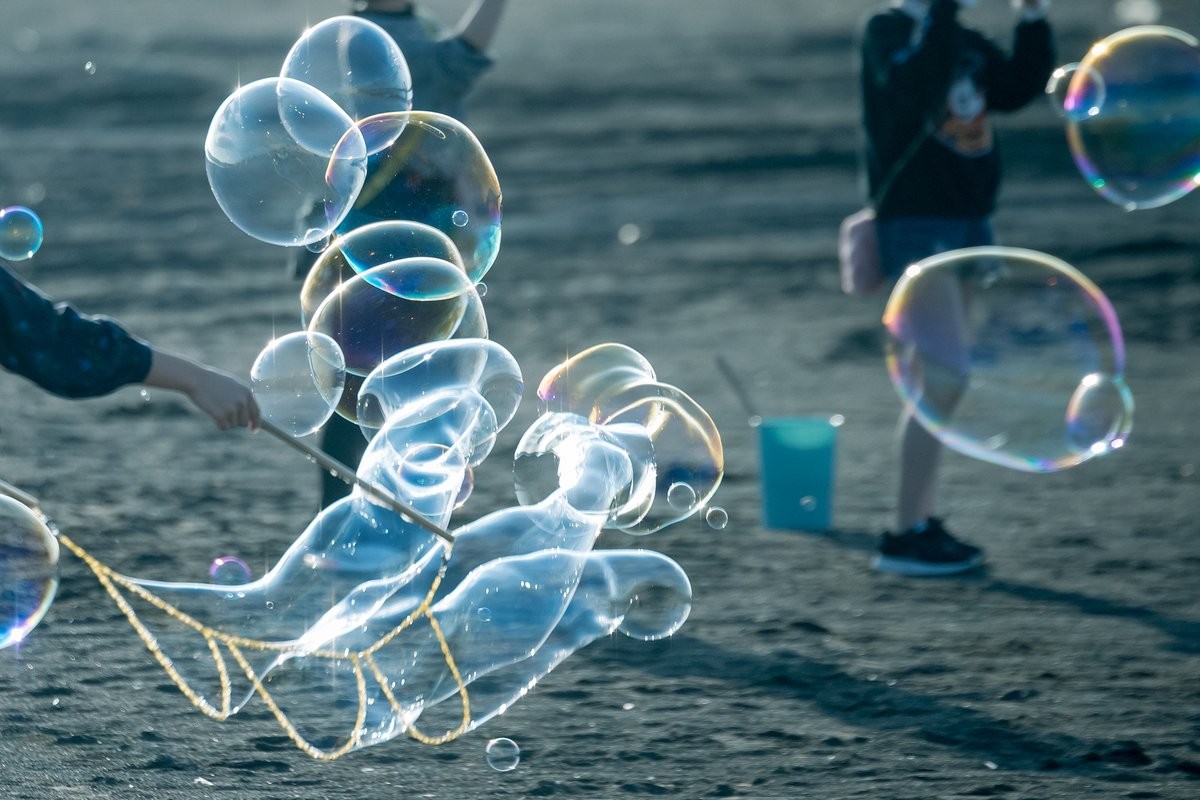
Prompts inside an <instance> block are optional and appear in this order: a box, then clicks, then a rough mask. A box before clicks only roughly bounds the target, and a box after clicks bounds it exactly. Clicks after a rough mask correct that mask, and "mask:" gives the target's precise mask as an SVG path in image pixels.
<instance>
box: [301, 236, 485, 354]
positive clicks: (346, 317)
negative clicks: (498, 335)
mask: <svg viewBox="0 0 1200 800" xmlns="http://www.w3.org/2000/svg"><path fill="white" fill-rule="evenodd" d="M308 329H309V330H310V331H312V332H314V333H323V334H325V335H326V336H329V337H330V338H332V339H333V340H334V341H335V342H337V343H338V345H339V346H340V347H341V349H342V352H343V353H344V354H345V357H346V369H347V370H349V371H350V372H352V373H354V374H356V375H366V374H367V373H369V372H370V371H371V370H373V369H374V368H375V367H377V366H379V365H380V364H381V363H383V361H384V360H386V359H387V358H389V357H390V356H392V355H394V354H396V353H399V352H400V351H402V350H406V349H408V348H409V347H414V346H416V345H419V344H425V343H426V342H432V341H439V340H442V339H449V338H451V337H455V336H459V337H475V338H486V335H487V326H486V321H485V320H484V318H483V304H482V302H481V301H480V300H479V297H478V295H477V294H476V293H475V287H474V286H473V285H472V284H471V282H470V281H469V280H468V279H467V276H466V274H465V273H464V272H463V271H462V270H461V269H460V268H459V267H457V266H456V265H454V264H452V263H450V262H448V261H443V260H442V259H439V258H426V257H414V258H404V259H400V260H399V261H393V262H389V263H387V264H383V265H380V266H378V267H373V268H372V269H369V270H367V271H366V272H363V273H360V274H357V275H355V276H354V277H353V278H351V279H350V280H348V281H346V282H345V283H343V284H341V286H339V287H338V289H337V290H336V291H335V292H333V293H332V294H331V295H329V297H327V298H326V299H325V300H324V301H323V302H322V303H321V305H320V306H318V307H317V309H316V311H314V312H313V315H312V319H311V320H309V323H308Z"/></svg>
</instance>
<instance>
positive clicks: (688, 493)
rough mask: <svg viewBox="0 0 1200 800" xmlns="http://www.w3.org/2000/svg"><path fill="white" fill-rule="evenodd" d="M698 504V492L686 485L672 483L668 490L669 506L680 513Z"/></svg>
mask: <svg viewBox="0 0 1200 800" xmlns="http://www.w3.org/2000/svg"><path fill="white" fill-rule="evenodd" d="M695 503H696V490H695V489H693V488H692V487H691V486H688V485H687V484H686V483H672V484H671V486H670V488H668V489H667V504H668V505H670V506H671V508H674V509H676V510H679V511H686V510H687V509H689V508H691V507H692V506H693V505H695Z"/></svg>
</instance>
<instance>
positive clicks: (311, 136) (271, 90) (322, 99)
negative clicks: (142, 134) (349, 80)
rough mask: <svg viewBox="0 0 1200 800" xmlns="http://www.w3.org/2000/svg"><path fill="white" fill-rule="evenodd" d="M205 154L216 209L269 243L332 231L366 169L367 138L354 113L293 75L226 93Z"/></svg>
mask: <svg viewBox="0 0 1200 800" xmlns="http://www.w3.org/2000/svg"><path fill="white" fill-rule="evenodd" d="M204 153H205V157H206V161H207V170H208V182H209V185H210V186H211V188H212V191H213V195H214V196H215V197H216V199H217V203H218V204H219V205H220V206H221V210H222V211H224V212H225V215H226V216H228V217H229V220H230V221H231V222H233V224H234V225H236V226H237V227H239V228H241V229H242V230H243V231H244V232H246V233H247V234H249V235H250V236H253V237H254V238H256V239H260V240H262V241H264V242H268V243H270V244H279V245H308V244H311V243H313V242H319V241H321V240H322V239H324V238H326V237H327V236H329V235H330V233H331V232H332V231H333V230H334V228H336V227H337V225H338V223H339V222H341V221H342V219H343V218H344V217H345V216H346V214H347V213H348V212H349V211H350V207H351V204H352V203H353V202H354V200H355V198H356V197H357V196H358V192H359V189H361V187H362V185H363V179H364V177H365V175H366V164H367V162H366V155H367V152H366V144H365V143H364V141H363V138H362V135H361V134H360V133H359V132H358V129H357V128H356V127H355V126H354V122H353V120H351V119H350V117H349V116H347V115H346V112H345V111H343V110H342V109H341V108H339V107H338V106H337V104H336V103H334V102H333V101H332V100H330V99H329V98H328V97H326V96H325V95H323V94H322V93H321V92H319V91H317V90H316V89H314V88H313V87H311V86H309V85H308V84H305V83H301V82H300V81H296V80H292V79H290V78H264V79H262V80H258V81H255V82H253V83H250V84H247V85H246V86H243V87H241V88H240V89H238V90H237V91H235V92H234V93H233V94H231V95H230V96H229V97H228V98H226V100H225V102H224V103H222V104H221V106H220V108H218V109H217V113H216V114H215V115H214V116H213V120H212V123H211V125H210V126H209V129H208V138H207V139H206V140H205V143H204Z"/></svg>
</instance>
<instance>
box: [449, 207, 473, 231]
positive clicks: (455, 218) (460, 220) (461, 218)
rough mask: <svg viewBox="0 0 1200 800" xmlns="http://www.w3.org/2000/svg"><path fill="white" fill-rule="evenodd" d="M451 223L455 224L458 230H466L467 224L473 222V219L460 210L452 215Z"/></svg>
mask: <svg viewBox="0 0 1200 800" xmlns="http://www.w3.org/2000/svg"><path fill="white" fill-rule="evenodd" d="M450 221H451V222H453V223H454V227H456V228H465V227H466V226H467V223H468V222H470V221H471V217H470V215H468V214H467V212H465V211H463V210H462V209H459V210H458V211H455V212H454V213H453V214H451V215H450Z"/></svg>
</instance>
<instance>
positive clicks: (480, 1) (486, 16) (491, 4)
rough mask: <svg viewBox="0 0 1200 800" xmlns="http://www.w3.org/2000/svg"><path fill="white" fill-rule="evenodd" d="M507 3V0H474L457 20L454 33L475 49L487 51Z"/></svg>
mask: <svg viewBox="0 0 1200 800" xmlns="http://www.w3.org/2000/svg"><path fill="white" fill-rule="evenodd" d="M507 4H508V0H475V2H474V3H472V4H471V7H470V8H468V9H467V10H466V12H465V13H464V14H463V16H462V19H460V20H459V21H458V25H457V26H456V27H455V33H456V34H457V35H458V36H460V37H462V39H463V41H465V42H466V43H467V44H469V45H471V46H472V47H474V48H475V49H476V50H479V51H480V52H487V50H488V48H490V47H491V46H492V40H493V39H494V38H495V37H496V29H497V28H499V27H500V18H501V17H502V16H504V7H505V6H506V5H507Z"/></svg>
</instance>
